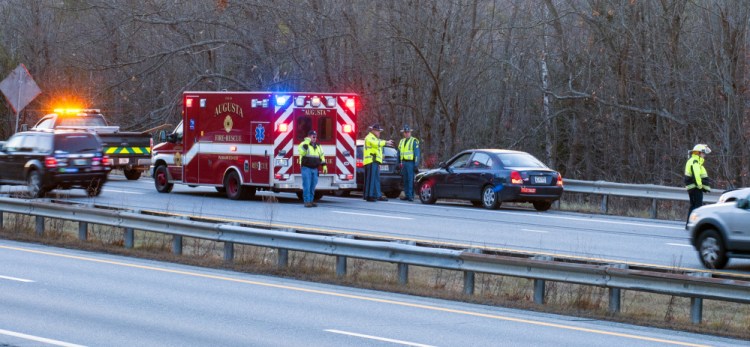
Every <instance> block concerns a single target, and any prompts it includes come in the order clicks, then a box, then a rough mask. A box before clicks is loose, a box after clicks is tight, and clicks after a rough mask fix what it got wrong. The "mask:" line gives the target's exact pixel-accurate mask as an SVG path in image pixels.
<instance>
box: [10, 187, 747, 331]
mask: <svg viewBox="0 0 750 347" xmlns="http://www.w3.org/2000/svg"><path fill="white" fill-rule="evenodd" d="M0 212H2V213H0V225H2V222H3V215H4V214H5V213H14V214H22V215H30V216H36V232H37V234H38V235H40V236H42V235H43V234H44V231H45V230H44V229H45V218H55V219H61V220H68V221H75V222H79V238H80V239H81V240H86V237H87V236H86V235H87V228H88V223H94V224H101V225H108V226H112V227H119V228H124V236H123V237H124V245H125V247H126V248H132V247H133V245H134V242H133V237H134V233H133V230H143V231H149V232H156V233H164V234H169V235H172V236H173V243H172V251H173V253H175V254H181V253H182V238H183V237H192V238H198V239H205V240H211V241H216V242H223V243H224V251H225V252H224V257H225V260H226V261H227V262H231V261H233V257H234V244H235V243H236V244H243V245H253V246H261V247H270V248H277V249H279V253H278V255H279V258H278V264H279V266H283V267H286V266H287V265H288V264H287V261H288V260H287V255H288V253H287V252H288V250H294V251H302V252H310V253H317V254H325V255H331V256H336V257H337V261H336V264H337V265H336V273H337V275H339V276H343V275H345V274H346V257H353V258H359V259H369V260H375V261H382V262H390V263H398V265H399V281H400V282H401V283H403V284H406V283H407V282H408V265H417V266H425V267H433V268H440V269H447V270H456V271H463V272H464V293H466V294H473V293H474V273H477V272H478V273H487V274H494V275H504V276H514V277H522V278H530V279H534V301H535V302H537V303H539V304H543V303H544V294H545V290H544V288H545V281H557V282H566V283H576V284H583V285H592V286H598V287H605V288H608V289H609V297H610V311H612V312H619V310H620V301H621V298H620V290H621V289H627V290H636V291H644V292H654V293H662V294H667V295H675V296H682V297H690V298H692V303H691V305H692V306H691V317H692V320H693V322H694V323H700V321H701V319H702V318H701V317H702V300H703V299H704V298H707V299H714V300H720V301H730V302H739V303H750V281H748V280H746V279H744V278H741V277H736V278H732V277H728V276H722V277H720V278H712V277H711V274H710V273H699V274H690V273H684V272H680V271H678V270H672V271H665V270H654V269H652V270H649V269H646V268H643V269H636V268H628V266H627V265H626V264H607V263H596V262H592V261H576V260H571V259H554V258H552V257H547V256H545V257H537V256H531V255H529V254H525V253H512V252H503V253H500V252H496V251H493V250H491V249H462V248H455V249H454V248H451V247H450V246H445V245H441V246H440V247H436V246H434V245H429V244H415V243H412V244H405V243H404V242H403V241H398V240H393V239H387V238H383V239H372V238H370V239H357V238H354V237H352V236H351V235H345V236H341V235H326V234H323V233H320V232H316V233H308V232H305V231H303V230H273V229H263V228H258V227H249V226H245V225H240V224H237V223H217V222H207V221H198V220H192V219H190V218H180V217H168V216H164V215H155V212H148V211H137V210H125V209H113V208H109V207H107V208H102V207H96V206H94V205H85V204H76V203H70V202H52V201H41V200H22V199H12V198H0Z"/></svg>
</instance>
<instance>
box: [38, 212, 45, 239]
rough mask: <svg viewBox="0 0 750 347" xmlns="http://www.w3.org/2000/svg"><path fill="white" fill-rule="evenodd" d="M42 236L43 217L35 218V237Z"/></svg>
mask: <svg viewBox="0 0 750 347" xmlns="http://www.w3.org/2000/svg"><path fill="white" fill-rule="evenodd" d="M42 235H44V217H42V216H36V236H42Z"/></svg>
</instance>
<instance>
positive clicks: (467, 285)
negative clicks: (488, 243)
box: [464, 248, 482, 295]
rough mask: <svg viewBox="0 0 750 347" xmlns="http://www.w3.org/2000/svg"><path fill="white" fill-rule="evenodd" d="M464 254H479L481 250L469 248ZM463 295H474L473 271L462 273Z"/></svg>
mask: <svg viewBox="0 0 750 347" xmlns="http://www.w3.org/2000/svg"><path fill="white" fill-rule="evenodd" d="M466 252H469V253H477V254H481V253H482V250H481V249H478V248H471V249H467V250H466ZM464 295H474V271H464Z"/></svg>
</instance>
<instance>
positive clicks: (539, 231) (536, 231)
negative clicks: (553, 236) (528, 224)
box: [521, 229, 549, 234]
mask: <svg viewBox="0 0 750 347" xmlns="http://www.w3.org/2000/svg"><path fill="white" fill-rule="evenodd" d="M521 231H529V232H532V233H543V234H546V233H548V232H549V231H547V230H534V229H521Z"/></svg>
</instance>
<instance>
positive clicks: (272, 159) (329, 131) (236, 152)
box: [151, 92, 359, 199]
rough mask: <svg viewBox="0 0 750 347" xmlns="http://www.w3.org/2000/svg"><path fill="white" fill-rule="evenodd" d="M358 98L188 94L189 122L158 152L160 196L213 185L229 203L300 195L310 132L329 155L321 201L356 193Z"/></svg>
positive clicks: (164, 138) (165, 137)
mask: <svg viewBox="0 0 750 347" xmlns="http://www.w3.org/2000/svg"><path fill="white" fill-rule="evenodd" d="M358 98H359V97H358V96H357V95H356V94H344V93H278V92H185V93H184V94H183V100H182V101H183V106H182V121H181V122H180V124H179V125H177V127H176V128H175V129H174V131H173V132H172V133H170V134H167V133H166V132H164V131H162V132H161V133H160V134H159V141H160V142H161V143H159V144H157V145H155V146H154V147H153V149H152V158H151V159H152V161H151V163H152V166H151V175H152V176H153V177H154V185H155V187H156V190H157V191H159V192H161V193H168V192H170V191H171V190H172V187H173V186H174V184H185V185H189V186H213V187H216V190H217V191H219V192H226V194H227V197H229V198H230V199H246V198H250V197H252V196H254V195H255V192H256V191H257V190H269V191H274V192H283V191H288V192H297V195H298V196H300V198H301V196H302V176H301V175H300V165H299V161H298V153H297V152H298V150H297V146H298V145H299V144H300V142H301V141H302V140H304V138H305V137H306V136H307V133H308V132H309V131H310V130H315V131H317V133H318V143H320V144H321V145H322V146H323V151H324V152H325V155H326V164H327V166H328V174H325V175H324V174H322V173H321V174H320V176H319V179H318V185H317V188H316V194H315V197H316V199H320V197H321V196H322V195H323V194H324V193H332V192H334V191H336V190H351V189H355V188H356V186H357V185H356V177H355V175H356V167H355V162H356V159H355V154H356V146H355V137H356V129H355V124H356V121H357V118H356V108H357V105H358V104H359V99H358Z"/></svg>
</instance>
